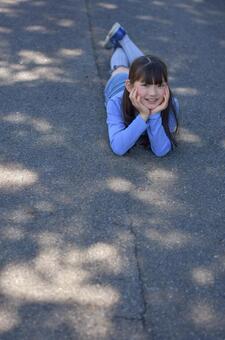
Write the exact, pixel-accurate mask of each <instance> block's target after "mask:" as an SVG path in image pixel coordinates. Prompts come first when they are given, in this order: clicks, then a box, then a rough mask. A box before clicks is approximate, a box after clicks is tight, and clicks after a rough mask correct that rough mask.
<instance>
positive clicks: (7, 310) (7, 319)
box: [0, 304, 20, 333]
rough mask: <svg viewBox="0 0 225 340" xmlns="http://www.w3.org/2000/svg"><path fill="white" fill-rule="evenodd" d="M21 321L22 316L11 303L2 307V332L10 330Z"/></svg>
mask: <svg viewBox="0 0 225 340" xmlns="http://www.w3.org/2000/svg"><path fill="white" fill-rule="evenodd" d="M19 322H20V318H19V315H18V313H17V311H16V308H15V307H13V306H10V304H8V306H2V307H0V333H1V332H7V331H9V330H10V329H11V328H13V327H15V326H16V325H17V324H19Z"/></svg>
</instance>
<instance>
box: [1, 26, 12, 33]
mask: <svg viewBox="0 0 225 340" xmlns="http://www.w3.org/2000/svg"><path fill="white" fill-rule="evenodd" d="M2 33H3V34H10V33H12V29H11V28H8V27H3V26H0V34H2Z"/></svg>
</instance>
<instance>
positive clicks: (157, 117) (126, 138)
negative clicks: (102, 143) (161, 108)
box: [106, 91, 178, 157]
mask: <svg viewBox="0 0 225 340" xmlns="http://www.w3.org/2000/svg"><path fill="white" fill-rule="evenodd" d="M122 95H123V91H121V92H119V93H118V94H117V95H115V96H114V97H112V98H111V99H110V100H109V101H108V103H107V106H106V111H107V125H108V134H109V141H110V146H111V148H112V150H113V152H114V153H115V154H117V155H119V156H122V155H124V154H125V153H126V152H127V151H128V150H129V149H130V148H132V147H133V146H134V145H135V143H136V142H137V141H138V139H139V138H140V136H141V135H142V134H143V133H145V132H147V134H148V138H149V142H150V148H151V150H152V152H153V153H154V154H155V155H156V156H158V157H161V156H164V155H166V154H167V153H168V152H169V151H170V150H171V148H172V145H171V142H170V140H169V138H168V137H167V135H166V133H165V130H164V127H163V125H162V118H161V112H157V113H155V114H152V115H150V116H149V119H148V120H147V121H146V122H145V121H144V119H143V118H142V117H141V115H140V114H137V116H136V118H135V119H134V120H133V121H132V122H131V124H130V125H128V126H126V124H125V122H124V119H123V112H122V105H121V104H122ZM174 101H175V105H176V106H178V102H177V99H176V98H174ZM169 129H170V131H171V132H173V131H175V129H176V120H175V117H174V115H173V113H172V112H171V114H170V115H169Z"/></svg>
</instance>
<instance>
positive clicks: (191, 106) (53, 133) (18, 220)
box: [0, 0, 225, 340]
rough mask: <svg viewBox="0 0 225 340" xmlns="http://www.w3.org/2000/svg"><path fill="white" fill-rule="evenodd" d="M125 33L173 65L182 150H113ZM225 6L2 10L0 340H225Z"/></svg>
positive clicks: (160, 0)
mask: <svg viewBox="0 0 225 340" xmlns="http://www.w3.org/2000/svg"><path fill="white" fill-rule="evenodd" d="M115 21H119V22H121V24H123V25H124V26H125V27H126V29H127V30H128V32H129V34H130V36H131V37H132V38H133V39H134V40H135V41H136V42H137V44H138V46H139V47H140V48H142V49H143V51H144V52H145V53H153V54H156V55H160V56H161V57H162V58H163V59H164V60H165V61H166V62H167V64H168V66H169V70H170V84H171V87H172V89H173V91H174V93H175V94H176V95H177V97H178V98H179V100H180V103H181V107H182V114H181V117H180V120H181V129H180V135H179V147H178V148H177V150H176V151H175V152H174V153H172V154H170V155H169V156H167V157H165V158H162V159H158V158H156V157H155V156H153V155H152V154H151V153H149V152H148V151H145V150H143V149H141V148H139V147H136V148H135V149H133V150H132V151H131V152H129V153H128V154H127V155H126V156H124V157H117V156H114V155H113V154H112V152H111V151H110V148H109V146H108V139H107V130H106V124H105V111H104V106H103V96H102V90H103V86H104V83H105V81H106V79H107V77H108V63H109V57H110V52H109V51H105V50H103V49H102V47H101V46H102V41H103V39H104V37H105V34H106V33H107V31H108V29H109V28H110V27H111V25H112V24H113V23H114V22H115ZM224 32H225V3H224V1H222V0H214V1H210V0H183V1H179V0H170V1H165V0H157V1H156V0H155V1H154V0H151V1H150V0H149V1H147V0H146V1H144V0H124V1H117V0H115V1H114V0H113V1H110V2H109V1H103V2H101V1H96V0H89V1H88V0H86V1H85V0H64V1H60V0H35V1H31V0H17V1H9V0H0V36H1V39H0V53H1V54H0V99H1V107H0V119H1V124H0V197H1V198H0V214H1V220H0V264H1V272H0V303H1V304H0V339H1V340H18V339H22V340H31V339H32V340H33V339H34V340H45V339H47V340H64V339H68V340H70V339H71V340H74V339H78V340H80V339H81V340H86V339H87V340H88V339H91V340H92V339H96V340H101V339H107V340H111V339H119V340H145V339H146V340H224V339H225V235H224V226H225V223H224V221H225V213H224V205H225V203H224V200H225V197H224V196H225V188H224V182H225V135H224V128H225V120H224V115H225V113H224V112H225V94H224V80H225V63H224V54H225V33H224Z"/></svg>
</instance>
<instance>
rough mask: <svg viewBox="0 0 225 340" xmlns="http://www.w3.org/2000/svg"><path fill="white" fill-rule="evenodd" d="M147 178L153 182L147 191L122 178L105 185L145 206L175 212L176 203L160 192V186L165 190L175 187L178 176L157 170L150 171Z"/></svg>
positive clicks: (110, 179) (108, 181) (108, 180)
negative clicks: (126, 194) (170, 186)
mask: <svg viewBox="0 0 225 340" xmlns="http://www.w3.org/2000/svg"><path fill="white" fill-rule="evenodd" d="M145 175H146V174H145ZM147 178H148V180H149V181H150V182H152V185H151V186H150V187H149V186H146V188H145V189H143V188H142V189H141V190H139V187H138V186H135V185H134V184H133V183H132V182H130V181H129V180H127V179H124V178H121V177H111V178H108V179H107V180H106V183H105V182H104V185H106V186H107V188H109V189H110V190H111V191H113V192H115V193H128V194H129V195H130V197H131V198H133V199H135V200H139V201H141V202H143V203H145V204H149V205H151V206H155V207H159V208H164V207H166V208H167V210H168V209H170V210H173V209H174V208H175V202H174V201H172V200H170V198H169V197H167V196H166V193H165V192H163V193H162V192H161V190H159V186H160V187H161V189H162V190H163V188H164V187H168V185H173V184H174V182H175V181H176V175H175V174H174V173H172V172H170V171H168V172H167V171H166V170H157V171H156V170H155V171H153V172H152V171H149V172H148V173H147Z"/></svg>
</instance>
